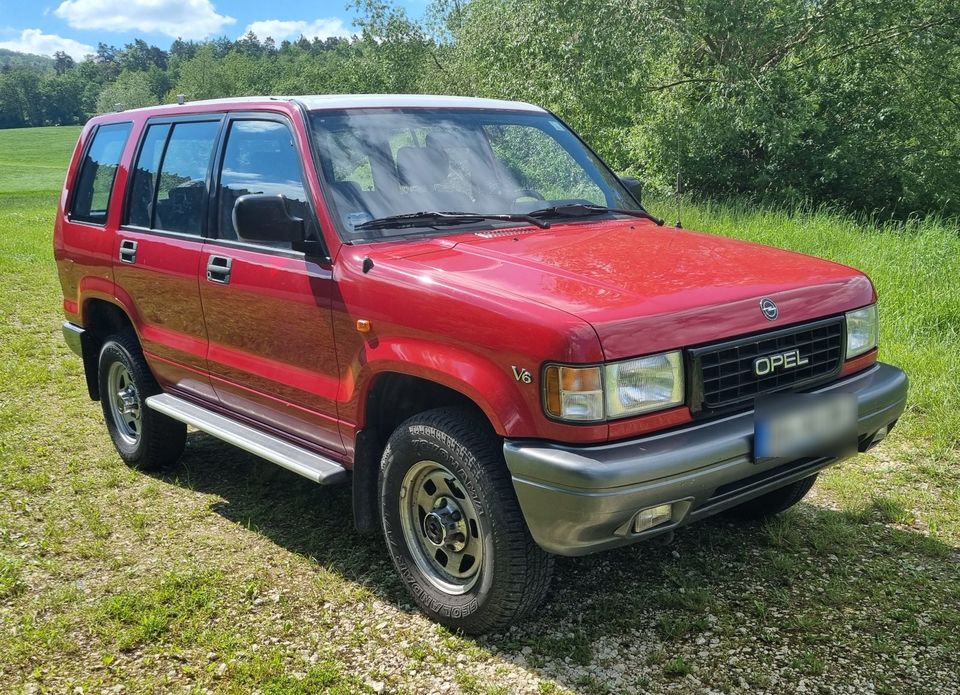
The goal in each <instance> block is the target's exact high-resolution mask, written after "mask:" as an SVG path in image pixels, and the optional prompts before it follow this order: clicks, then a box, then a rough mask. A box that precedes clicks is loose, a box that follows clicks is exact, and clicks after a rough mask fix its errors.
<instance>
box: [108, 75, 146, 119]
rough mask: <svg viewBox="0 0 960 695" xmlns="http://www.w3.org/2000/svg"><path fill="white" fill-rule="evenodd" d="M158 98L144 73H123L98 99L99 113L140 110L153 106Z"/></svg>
mask: <svg viewBox="0 0 960 695" xmlns="http://www.w3.org/2000/svg"><path fill="white" fill-rule="evenodd" d="M156 103H157V98H156V96H154V94H153V92H151V91H150V79H149V78H148V77H147V75H146V74H145V73H142V72H126V71H125V72H122V73H120V76H119V77H117V79H116V80H115V81H114V82H111V83H110V84H108V85H107V86H106V87H104V88H103V91H101V92H100V96H99V98H98V99H97V111H98V112H100V113H107V112H109V111H115V110H117V109H118V108H121V109H138V108H140V107H143V106H152V105H154V104H156Z"/></svg>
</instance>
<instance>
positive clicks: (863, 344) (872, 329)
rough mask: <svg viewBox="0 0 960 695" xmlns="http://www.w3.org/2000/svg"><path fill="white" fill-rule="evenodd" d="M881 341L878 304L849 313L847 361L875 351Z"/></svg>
mask: <svg viewBox="0 0 960 695" xmlns="http://www.w3.org/2000/svg"><path fill="white" fill-rule="evenodd" d="M879 341H880V322H879V321H878V320H877V305H876V304H871V305H870V306H865V307H864V308H862V309H857V310H856V311H848V312H847V359H850V358H851V357H856V356H857V355H862V354H863V353H865V352H869V351H870V350H873V349H874V348H875V347H877V344H878V343H879Z"/></svg>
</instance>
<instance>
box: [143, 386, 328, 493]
mask: <svg viewBox="0 0 960 695" xmlns="http://www.w3.org/2000/svg"><path fill="white" fill-rule="evenodd" d="M147 405H148V406H149V407H150V408H151V409H153V410H156V411H157V412H158V413H163V414H164V415H166V416H168V417H172V418H173V419H174V420H179V421H180V422H185V423H187V424H188V425H192V426H194V427H196V428H197V429H198V430H201V431H202V432H206V433H207V434H210V435H213V436H214V437H216V438H217V439H222V440H223V441H225V442H227V443H228V444H233V445H234V446H236V447H239V448H241V449H243V450H244V451H249V452H250V453H251V454H255V455H256V456H259V457H260V458H264V459H266V460H267V461H270V462H272V463H275V464H277V465H278V466H283V467H284V468H286V469H287V470H289V471H293V472H294V473H298V474H300V475H302V476H303V477H304V478H309V479H310V480H312V481H314V482H315V483H320V484H321V485H331V484H333V483H341V482H343V481H345V480H346V479H347V470H346V469H345V468H344V467H343V466H341V465H340V464H339V463H337V462H336V461H333V460H331V459H328V458H326V457H325V456H320V455H319V454H315V453H314V452H312V451H309V450H308V449H304V448H303V447H299V446H297V445H295V444H291V443H290V442H288V441H285V440H283V439H280V438H279V437H275V436H273V435H272V434H267V433H266V432H262V431H261V430H258V429H255V428H253V427H250V426H249V425H244V424H243V423H241V422H237V421H236V420H231V419H230V418H228V417H225V416H223V415H220V414H219V413H215V412H213V411H212V410H209V409H207V408H204V407H203V406H199V405H196V404H194V403H191V402H190V401H187V400H184V399H182V398H177V397H176V396H171V395H170V394H169V393H161V394H158V395H156V396H150V397H149V398H147Z"/></svg>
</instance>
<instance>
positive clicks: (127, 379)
mask: <svg viewBox="0 0 960 695" xmlns="http://www.w3.org/2000/svg"><path fill="white" fill-rule="evenodd" d="M98 371H99V379H100V401H101V405H102V406H103V417H104V420H105V421H106V423H107V431H109V432H110V438H111V439H113V445H114V446H115V447H116V449H117V453H119V454H120V457H121V458H122V459H123V460H124V461H125V462H126V463H127V464H128V465H130V466H133V467H134V468H139V469H141V470H155V469H158V468H162V467H165V466H169V465H172V464H173V463H175V462H176V461H177V459H178V458H180V454H181V453H183V447H184V444H185V443H186V438H187V426H186V425H184V424H183V423H182V422H177V421H176V420H173V419H172V418H169V417H167V416H166V415H161V414H160V413H158V412H156V411H154V410H150V408H148V407H147V406H146V404H145V401H146V399H147V397H148V396H152V395H154V394H157V393H160V387H159V386H158V385H157V382H156V380H155V379H154V378H153V374H151V372H150V367H149V366H148V365H147V362H146V360H145V359H144V357H143V352H142V351H141V349H140V343H139V342H138V341H137V338H136V336H135V335H133V334H132V333H126V332H125V333H119V334H117V335H114V336H111V337H110V338H108V339H107V340H106V341H105V342H104V343H103V347H102V348H101V349H100V363H99V370H98Z"/></svg>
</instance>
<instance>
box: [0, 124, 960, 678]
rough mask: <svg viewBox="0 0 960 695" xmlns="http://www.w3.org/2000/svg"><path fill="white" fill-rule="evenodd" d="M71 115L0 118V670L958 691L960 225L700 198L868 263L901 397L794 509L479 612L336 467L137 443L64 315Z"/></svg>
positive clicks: (771, 233)
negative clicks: (58, 123) (166, 461)
mask: <svg viewBox="0 0 960 695" xmlns="http://www.w3.org/2000/svg"><path fill="white" fill-rule="evenodd" d="M76 134H77V129H76V128H49V129H35V130H20V131H0V326H2V328H3V333H2V336H0V384H2V387H0V389H2V390H0V692H57V693H59V692H79V691H76V690H75V688H76V687H80V688H82V692H85V693H90V692H168V691H171V690H177V691H184V690H186V691H188V692H190V691H195V692H203V691H205V690H210V691H215V692H227V693H245V692H251V691H253V690H259V691H261V692H263V693H313V692H326V691H331V692H362V691H369V692H378V691H386V692H393V691H400V692H410V693H414V692H416V693H421V692H464V693H513V692H539V693H552V692H567V691H573V692H583V693H604V692H678V693H694V692H704V691H707V690H712V691H714V692H768V693H783V692H806V693H815V692H835V693H862V692H878V693H929V692H944V693H946V692H957V691H960V455H958V435H957V433H958V432H960V416H958V412H960V393H958V388H960V387H958V379H957V376H956V375H957V374H958V373H960V363H958V350H957V348H956V346H957V344H958V339H960V336H958V333H960V231H958V229H957V227H956V226H951V225H948V224H945V223H944V224H941V223H936V222H928V223H924V224H917V225H915V226H913V227H910V228H907V229H880V230H878V229H875V228H870V227H866V226H861V225H858V224H857V223H855V222H853V221H851V220H850V219H848V218H845V217H843V216H842V215H838V214H834V213H829V212H826V211H819V212H814V213H804V212H802V211H794V212H778V211H763V210H760V211H758V210H752V209H749V208H746V207H742V208H741V207H737V206H730V205H725V206H718V205H689V206H687V209H686V210H685V211H684V215H683V217H684V225H685V226H687V227H690V228H699V229H704V230H707V231H713V232H717V233H722V234H730V235H735V236H743V237H746V238H750V239H756V240H760V241H764V242H768V243H772V244H775V245H779V246H784V247H789V248H794V249H798V250H801V251H805V252H809V253H815V254H818V255H823V256H827V257H829V258H833V259H836V260H839V261H841V262H845V263H850V264H852V265H856V266H858V267H861V268H863V269H865V270H866V271H868V272H869V273H870V274H871V276H872V277H873V278H874V280H875V282H876V284H877V287H878V291H879V293H880V297H881V307H882V309H881V315H882V320H883V336H882V352H883V357H884V359H886V360H888V361H891V362H894V363H896V364H899V365H901V366H903V367H904V368H906V369H907V370H908V371H909V372H910V375H911V378H912V380H913V381H912V392H911V404H910V409H909V412H908V413H907V415H906V416H905V417H904V419H903V421H902V423H901V426H900V427H899V428H898V429H897V430H896V431H895V433H894V434H893V435H892V436H891V438H890V439H889V440H888V441H887V442H885V443H884V445H883V446H881V447H880V448H879V449H877V450H875V452H872V453H871V454H868V455H861V456H858V457H857V458H855V459H853V460H851V461H848V462H845V463H843V464H841V465H839V466H837V467H835V468H833V469H831V470H830V471H829V472H827V473H826V474H824V475H823V476H821V479H820V482H819V483H818V484H817V486H816V487H815V488H814V492H813V493H812V494H811V496H810V497H809V498H808V499H807V500H806V501H805V502H804V503H802V504H801V505H799V506H798V507H797V508H795V509H794V510H792V511H791V512H789V513H787V514H785V515H783V516H782V517H780V518H778V519H776V520H774V521H772V522H770V523H767V524H762V525H747V526H742V525H736V524H735V523H733V522H732V521H731V520H730V519H727V518H717V519H715V520H712V521H710V522H708V523H705V524H702V525H699V526H696V527H691V528H689V529H686V530H684V531H682V532H681V533H679V534H678V535H677V538H676V540H675V541H674V542H673V544H671V545H669V546H661V545H640V546H635V547H632V548H627V549H624V550H620V551H615V552H610V553H605V554H601V555H596V556H591V557H587V558H581V559H576V560H571V559H561V560H560V561H558V563H557V574H556V577H555V581H554V588H553V590H552V592H551V595H550V598H549V600H548V602H547V603H546V604H545V605H544V607H543V608H542V610H541V612H540V614H539V615H538V616H537V617H536V619H535V620H530V621H528V622H526V623H525V624H523V625H521V626H518V627H517V628H515V629H514V630H512V631H511V632H509V633H507V634H505V635H496V636H490V637H486V638H483V639H467V638H463V637H460V636H457V635H453V634H450V633H449V632H447V631H445V630H444V629H442V628H439V627H437V626H435V625H433V624H432V623H430V622H429V621H427V620H425V619H424V618H422V617H421V616H420V615H419V614H417V613H416V612H415V611H414V610H413V608H412V607H411V605H410V603H409V601H408V600H407V598H406V596H405V594H404V592H403V589H402V587H401V586H400V584H399V582H398V581H397V580H396V579H395V577H394V575H393V573H392V567H391V565H390V562H389V560H388V559H387V556H386V552H385V550H384V548H383V546H382V543H380V542H379V541H378V540H376V539H365V538H361V537H359V536H357V535H356V534H355V532H354V531H353V530H352V526H351V520H350V499H349V491H348V490H347V489H346V488H340V489H322V488H320V487H318V486H315V485H313V484H311V483H309V482H307V481H305V480H303V479H300V478H298V477H296V476H294V475H292V474H288V473H287V472H285V471H283V470H280V469H277V468H275V467H272V466H270V465H269V464H266V463H263V462H260V461H258V460H256V459H254V458H253V457H251V456H248V455H246V454H244V453H241V452H239V451H238V450H236V449H233V448H231V447H229V446H227V445H225V444H222V443H220V442H217V441H215V440H212V439H210V438H208V437H206V436H203V435H200V434H197V433H193V434H191V435H190V437H189V441H188V445H187V451H186V454H185V456H184V458H183V460H182V462H181V464H180V465H179V466H178V467H177V468H176V469H174V470H173V471H170V472H169V473H167V474H165V475H147V474H144V473H139V472H136V471H132V470H129V469H127V468H126V467H124V466H123V464H122V463H121V461H120V460H119V458H118V457H117V456H116V455H115V453H114V451H113V448H112V446H111V444H110V441H109V438H108V437H107V434H106V431H105V429H104V427H103V425H102V420H101V415H100V410H99V405H98V404H96V403H92V402H90V401H89V400H88V399H87V397H86V395H85V391H84V384H83V379H82V375H81V366H80V362H79V360H78V359H77V358H75V357H74V356H73V355H72V354H71V353H70V352H69V351H68V350H67V348H66V347H65V345H64V344H63V341H62V338H61V337H60V334H59V322H60V309H59V304H60V299H61V298H60V289H59V285H58V282H57V278H56V274H55V269H54V265H53V262H52V258H51V247H50V236H51V228H52V220H53V214H54V208H55V204H56V199H57V195H58V191H59V187H60V184H61V181H62V178H63V169H64V167H65V163H66V160H67V158H68V157H69V153H70V150H71V148H72V146H73V142H74V139H75V137H76ZM659 207H660V206H656V205H654V208H655V210H657V209H658V208H659ZM659 212H669V211H668V210H665V209H659ZM670 214H671V217H672V214H673V213H670Z"/></svg>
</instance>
